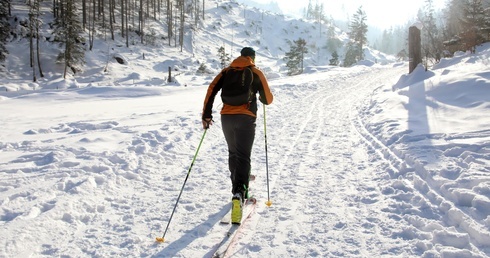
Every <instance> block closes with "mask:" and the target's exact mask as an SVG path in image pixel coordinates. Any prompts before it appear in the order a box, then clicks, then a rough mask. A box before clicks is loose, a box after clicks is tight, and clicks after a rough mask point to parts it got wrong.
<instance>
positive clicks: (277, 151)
mask: <svg viewBox="0 0 490 258" xmlns="http://www.w3.org/2000/svg"><path fill="white" fill-rule="evenodd" d="M206 2H207V1H206ZM216 6H217V5H216V4H215V3H212V4H211V3H210V4H209V6H208V8H209V9H208V10H207V15H208V16H207V17H206V23H205V25H206V26H209V28H211V27H212V26H214V25H216V24H218V23H219V24H221V27H220V29H219V30H211V29H210V30H209V31H210V32H212V33H199V34H197V35H194V37H196V38H195V39H194V42H199V44H197V43H194V45H193V48H194V49H199V50H196V52H195V56H192V54H189V53H187V52H180V51H179V50H177V48H171V47H168V46H165V47H163V46H162V47H161V48H155V47H151V46H131V47H130V48H129V49H128V48H125V47H118V46H113V50H112V47H110V46H109V47H108V46H107V45H104V44H105V43H104V42H98V43H97V44H98V45H97V47H96V48H95V50H94V52H89V53H88V64H87V67H90V68H89V69H87V70H85V71H84V72H83V73H82V74H79V75H76V76H75V77H71V76H69V77H68V78H67V79H63V78H62V76H61V73H60V72H59V71H62V69H60V67H59V66H53V67H49V65H47V64H48V63H49V62H47V61H46V62H45V64H46V68H45V72H46V74H47V75H46V78H40V79H39V81H38V82H36V83H32V74H31V73H30V70H29V69H26V67H28V65H27V66H26V61H25V60H23V59H21V58H19V57H20V56H21V54H20V53H21V51H22V50H20V49H17V48H16V47H14V46H13V45H12V46H9V50H10V51H11V57H10V59H9V60H7V69H6V70H7V71H3V72H2V76H1V78H0V87H1V89H2V93H0V110H2V112H0V121H2V122H1V123H0V132H1V134H0V208H1V209H0V230H1V232H2V234H0V256H1V257H54V256H63V257H211V256H212V250H213V249H214V248H216V247H217V244H218V243H219V242H220V241H221V240H222V239H223V238H224V236H225V233H226V231H227V227H228V226H224V225H220V224H219V220H220V219H221V217H222V216H223V215H224V214H225V213H226V211H227V210H226V209H227V207H228V206H227V204H228V202H229V200H230V198H231V192H230V188H231V186H230V182H229V172H228V171H227V167H228V166H227V150H226V146H225V142H224V138H223V135H222V132H221V124H220V120H219V115H218V114H217V112H218V110H219V109H220V105H221V104H220V103H219V100H217V101H216V102H217V103H215V112H216V113H215V114H216V115H215V123H214V125H213V126H212V127H211V128H210V129H209V130H208V131H206V134H205V135H204V130H203V129H202V126H201V121H200V116H201V110H202V101H203V100H204V96H205V94H206V90H207V85H208V84H209V83H210V82H211V80H212V79H213V77H214V75H215V74H216V73H217V72H218V71H219V66H218V64H217V61H216V60H214V59H213V57H211V56H216V53H217V47H216V46H219V45H221V44H222V41H225V40H230V37H229V33H230V32H231V28H230V27H229V26H228V25H229V24H233V21H229V20H228V19H225V18H223V17H225V16H221V14H222V13H223V12H229V10H228V9H226V8H221V7H219V8H218V7H216ZM248 11H249V12H250V13H249V15H250V16H253V15H254V14H255V12H254V10H248ZM256 12H257V13H260V12H259V11H257V10H256ZM264 19H267V25H265V24H264V25H263V27H264V32H263V33H264V34H267V33H268V30H273V31H274V33H277V34H272V33H271V34H268V36H267V37H264V38H263V41H264V42H262V43H261V44H266V45H267V46H269V47H265V45H253V44H252V41H251V40H250V39H249V38H248V37H247V36H246V34H247V33H240V35H235V36H234V39H233V41H234V43H233V44H234V47H233V50H234V53H233V54H232V56H233V57H234V56H235V55H236V54H237V53H238V50H239V49H240V47H239V46H242V45H253V46H254V47H255V48H256V49H257V63H258V65H259V66H260V67H263V68H262V70H264V71H265V73H266V76H267V77H268V78H269V81H270V86H271V89H272V91H273V94H274V97H275V98H274V102H273V103H272V104H271V105H270V106H267V107H266V108H265V109H263V107H262V106H260V107H259V114H258V118H257V130H256V140H255V145H254V148H253V156H252V168H253V173H254V174H255V175H256V177H257V178H256V180H255V181H254V182H252V183H251V187H252V191H253V193H254V195H255V197H256V198H257V199H258V200H259V203H258V207H257V209H256V211H255V213H254V215H253V216H252V217H251V218H250V219H249V220H248V221H247V222H246V223H245V224H244V225H243V230H242V231H241V232H240V234H239V238H240V240H239V241H238V242H237V244H236V245H235V246H233V248H232V255H233V257H488V256H490V216H489V215H490V180H489V171H490V161H489V160H490V129H489V128H490V127H489V126H490V118H489V117H488V112H489V109H490V104H489V103H490V99H489V96H490V93H489V92H490V91H489V90H490V88H489V87H490V83H489V80H490V73H489V72H488V71H489V61H488V60H489V57H490V45H488V44H486V45H483V46H480V47H478V49H477V51H476V54H470V53H457V54H456V55H455V57H453V58H447V59H442V60H441V62H440V63H439V64H437V65H436V66H434V67H433V68H432V69H430V70H428V71H425V68H424V67H421V66H420V67H418V68H417V69H416V70H415V71H414V72H412V73H411V74H407V72H408V63H406V62H394V61H393V60H394V59H389V58H386V57H385V56H383V55H382V54H381V53H380V55H376V52H375V51H371V52H370V55H368V56H370V57H371V55H373V56H376V57H375V58H376V59H374V58H372V59H370V60H367V61H363V62H360V63H359V64H358V65H356V66H353V67H351V68H341V67H332V66H328V65H326V64H325V63H321V62H320V63H317V61H314V60H313V61H312V60H309V63H308V66H307V68H306V69H305V73H304V74H302V75H299V76H294V77H288V76H285V70H284V62H283V61H282V60H281V58H280V53H281V50H280V49H281V48H282V49H283V50H284V49H285V47H284V44H285V41H284V40H282V39H281V37H280V36H279V35H280V32H281V31H285V29H286V28H291V27H294V26H291V23H295V24H296V25H295V26H298V27H300V29H299V30H301V29H304V28H308V29H311V26H312V25H311V24H309V25H308V23H305V22H301V21H297V20H287V19H288V18H287V17H283V16H275V15H270V14H269V15H266V17H265V18H264ZM285 19H286V20H287V21H286V20H285ZM235 20H238V22H239V24H242V23H243V24H245V23H246V22H247V21H244V20H243V15H241V14H240V13H239V12H237V14H236V17H235ZM234 26H235V28H234V30H235V32H237V31H240V28H241V29H243V30H245V29H244V28H245V27H246V26H245V25H244V27H238V26H239V25H234ZM240 26H241V25H240ZM301 26H304V27H301ZM220 30H221V31H220ZM227 33H228V34H227ZM211 34H213V35H211ZM292 34H294V35H289V36H291V38H290V39H296V37H297V35H299V34H300V33H299V32H297V34H295V33H292ZM227 35H228V36H227ZM265 38H267V39H265ZM17 44H19V45H22V44H23V45H26V42H24V41H18V42H17ZM188 44H189V45H192V44H193V43H190V42H188ZM215 48H216V49H215ZM108 49H109V50H110V51H108ZM23 51H25V50H23ZM111 51H112V53H113V54H117V55H118V56H120V57H122V58H123V59H124V60H125V64H123V65H120V64H117V63H116V61H115V60H112V59H109V58H108V56H110V55H109V54H108V53H109V52H111ZM143 53H144V58H143ZM46 56H47V57H45V58H48V57H49V56H50V55H49V54H47V55H46ZM51 56H54V54H52V55H51ZM329 58H330V56H327V57H325V60H328V59H329ZM385 58H386V59H385ZM108 59H109V61H108ZM213 60H214V62H213ZM380 60H381V61H380ZM201 62H204V63H205V64H207V65H208V70H209V74H202V75H199V74H196V73H195V71H196V70H197V68H198V67H199V63H201ZM107 64H108V72H104V71H103V70H104V67H105V66H106V65H107ZM168 66H171V67H172V70H173V71H175V72H176V73H177V75H176V77H175V79H176V82H174V83H167V82H166V77H165V76H166V73H167V67H168ZM94 67H95V68H94ZM264 110H265V112H266V114H264ZM264 126H266V127H265V128H264ZM265 129H266V132H267V135H265V134H264V132H265ZM203 136H204V138H203ZM265 136H267V153H266V148H265V147H266V146H265V139H266V138H265ZM201 140H202V145H201V148H200V149H199V152H198V153H196V151H197V147H198V146H199V143H200V142H201ZM195 154H197V157H196V160H195V162H194V164H193V166H191V162H192V161H193V158H194V155H195ZM266 156H267V160H266ZM266 163H267V164H268V166H267V167H266ZM187 175H188V180H187V181H185V179H186V176H187ZM184 182H185V185H184ZM183 186H184V191H183V193H182V196H181V198H180V200H179V203H178V205H177V208H176V212H175V214H174V216H173V218H172V221H171V223H170V225H169V228H168V231H167V233H166V235H165V242H164V243H157V242H156V241H155V238H156V237H161V236H162V234H163V232H164V230H165V228H166V226H167V225H168V221H169V219H170V216H171V212H172V210H173V208H174V206H175V204H176V201H177V197H178V195H179V193H180V190H181V189H182V187H183ZM268 196H269V198H270V201H272V205H271V206H270V207H267V206H266V205H265V202H266V201H267V200H268Z"/></svg>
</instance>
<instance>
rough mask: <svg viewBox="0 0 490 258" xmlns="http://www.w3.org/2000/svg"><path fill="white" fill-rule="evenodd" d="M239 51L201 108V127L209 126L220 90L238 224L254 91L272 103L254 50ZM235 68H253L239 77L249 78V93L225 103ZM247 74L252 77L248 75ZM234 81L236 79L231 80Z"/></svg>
mask: <svg viewBox="0 0 490 258" xmlns="http://www.w3.org/2000/svg"><path fill="white" fill-rule="evenodd" d="M240 54H241V55H240V56H239V57H237V58H236V59H234V60H233V61H232V63H231V64H230V66H228V67H226V68H224V69H223V70H222V71H221V72H220V73H219V74H218V75H217V76H216V77H215V78H214V80H213V81H212V82H211V84H210V85H209V87H208V89H207V93H206V97H205V99H204V107H203V112H202V124H203V128H204V129H208V128H209V127H210V125H212V124H213V116H212V108H213V103H214V99H215V97H216V94H217V93H218V92H219V91H220V90H221V91H222V92H221V97H222V100H223V107H222V109H221V112H220V114H221V124H222V129H223V134H224V136H225V140H226V143H227V145H228V168H229V171H230V178H231V183H232V194H233V196H232V211H231V222H232V223H233V224H240V222H241V219H242V205H243V203H244V202H245V200H246V199H247V198H248V197H249V196H248V186H249V180H250V169H251V166H250V155H251V153H252V146H253V142H254V138H255V127H256V124H255V120H256V117H257V93H259V96H260V97H259V100H260V102H262V103H263V104H264V105H269V104H271V103H272V99H273V95H272V93H271V90H270V88H269V84H268V82H267V79H266V77H265V75H264V74H263V73H262V71H260V70H259V69H258V68H257V67H256V66H255V50H254V49H253V48H251V47H244V48H243V49H242V50H241V51H240ZM236 69H241V70H246V69H249V70H247V71H250V70H251V71H252V73H251V75H247V73H246V72H243V73H244V74H245V75H242V77H241V78H242V80H241V81H242V82H243V81H247V80H248V81H250V85H247V87H249V88H250V93H251V94H248V95H249V96H248V99H247V101H246V102H247V103H245V104H239V105H237V104H236V103H233V104H227V103H228V102H227V101H225V99H226V98H225V97H224V96H223V95H224V94H225V89H226V87H230V85H226V84H229V81H230V79H229V78H230V77H232V76H233V75H232V70H233V71H234V70H236ZM248 74H250V72H248ZM248 76H251V77H250V78H249V77H248ZM227 77H228V79H227ZM234 84H238V83H237V82H234ZM232 86H233V85H232ZM242 86H243V85H242ZM223 87H225V88H223Z"/></svg>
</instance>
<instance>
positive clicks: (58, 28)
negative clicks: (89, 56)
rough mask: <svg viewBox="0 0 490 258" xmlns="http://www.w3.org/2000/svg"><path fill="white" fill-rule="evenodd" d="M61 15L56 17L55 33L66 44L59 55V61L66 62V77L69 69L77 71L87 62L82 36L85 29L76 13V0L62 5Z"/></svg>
mask: <svg viewBox="0 0 490 258" xmlns="http://www.w3.org/2000/svg"><path fill="white" fill-rule="evenodd" d="M60 9H61V15H60V16H59V17H57V18H56V21H55V30H54V34H55V35H56V39H57V40H58V41H60V42H61V45H63V44H64V47H65V49H64V51H63V52H61V53H60V54H59V55H58V60H59V61H64V62H65V71H64V73H63V78H66V73H67V69H68V68H70V69H71V70H72V72H73V73H76V72H77V71H78V70H79V69H80V66H81V65H83V64H84V63H85V49H84V47H83V45H82V43H83V42H84V38H83V37H82V36H81V34H82V32H83V29H82V26H81V23H80V21H79V19H78V17H77V15H76V11H77V10H76V6H75V0H67V1H66V2H65V3H64V4H62V5H60Z"/></svg>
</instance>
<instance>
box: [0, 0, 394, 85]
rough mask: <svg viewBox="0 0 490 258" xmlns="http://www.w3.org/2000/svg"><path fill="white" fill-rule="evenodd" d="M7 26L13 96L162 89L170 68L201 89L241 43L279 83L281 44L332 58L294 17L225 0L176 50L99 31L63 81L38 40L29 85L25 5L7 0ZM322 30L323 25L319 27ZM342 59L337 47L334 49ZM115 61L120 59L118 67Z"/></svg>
mask: <svg viewBox="0 0 490 258" xmlns="http://www.w3.org/2000/svg"><path fill="white" fill-rule="evenodd" d="M50 4H51V3H48V2H44V3H43V9H42V10H43V11H44V16H43V18H44V22H43V24H44V25H43V29H42V30H41V34H42V35H43V39H45V38H49V39H50V40H52V36H51V33H52V29H51V28H50V26H49V24H50V23H51V22H52V19H53V18H52V14H51V11H50V9H49V7H50ZM12 16H13V17H15V18H16V19H15V21H12V26H14V27H15V28H16V30H15V33H16V34H17V35H18V37H16V38H13V40H12V42H11V43H10V44H9V45H8V51H9V53H10V55H9V56H8V58H7V61H6V69H5V70H6V71H0V74H1V75H2V76H1V77H0V90H2V91H3V90H8V91H15V90H18V89H39V88H48V89H56V88H69V87H85V86H86V85H115V86H119V85H126V86H127V85H148V86H166V85H167V78H168V68H169V67H170V68H171V69H172V71H173V75H172V76H175V77H174V82H173V83H171V84H170V85H183V84H182V83H181V82H180V81H181V80H182V79H181V78H182V77H183V76H195V77H194V79H195V80H194V81H193V83H192V84H194V85H203V84H206V81H207V80H209V78H208V76H214V74H216V73H217V72H218V71H219V70H220V69H221V66H220V61H219V58H218V57H219V55H218V49H219V48H220V47H224V48H225V50H226V53H227V54H228V55H229V56H230V58H232V59H233V58H234V57H236V55H237V54H238V53H239V51H240V49H241V48H242V47H244V46H252V47H254V48H255V49H256V52H257V64H258V66H259V67H261V69H262V70H263V71H264V72H265V73H266V75H267V76H268V78H278V77H282V76H284V74H285V69H286V67H285V65H284V64H285V63H284V61H283V57H284V55H285V53H286V52H287V51H289V45H288V42H292V41H293V40H297V39H298V38H300V37H301V38H303V39H305V40H306V41H307V43H308V44H309V46H310V50H309V51H310V53H309V55H308V56H307V57H306V60H305V65H306V66H310V65H314V66H318V65H326V64H328V63H329V59H331V58H332V56H331V53H329V52H328V51H327V50H326V49H325V48H324V47H325V44H326V33H325V31H326V29H325V28H323V29H322V30H321V31H322V32H323V33H322V34H320V27H319V25H318V24H315V23H311V22H307V21H303V20H298V19H293V18H290V17H287V16H283V15H276V14H274V13H270V12H266V11H262V10H259V9H257V8H250V7H248V6H244V5H241V4H238V3H236V2H228V1H206V14H205V20H204V21H201V22H200V24H199V26H198V27H197V29H189V30H188V32H187V33H186V34H185V42H184V47H183V51H182V52H181V51H180V47H179V46H177V47H175V46H174V43H175V42H173V41H172V42H171V45H172V46H168V44H169V42H168V40H166V39H162V40H159V41H156V42H155V44H153V45H141V44H139V38H138V37H137V35H135V34H132V35H131V38H130V42H131V44H130V47H129V48H126V46H125V39H123V38H121V37H120V34H119V33H117V34H116V37H117V39H116V41H115V42H114V41H111V40H104V39H105V38H106V37H108V31H103V30H101V31H98V36H99V38H98V39H96V41H95V43H94V49H93V50H92V51H89V50H87V52H86V56H85V57H86V62H87V63H86V65H85V66H84V70H83V72H82V73H78V74H76V75H75V76H68V80H66V81H63V80H62V79H61V78H62V74H63V65H62V64H59V63H57V62H56V61H55V59H56V57H57V55H58V54H59V53H60V52H61V51H60V46H59V45H58V44H55V43H52V42H47V41H41V64H42V67H43V72H44V74H45V77H44V78H41V77H39V74H37V78H38V81H37V82H36V83H33V82H32V78H33V75H32V73H33V72H32V68H31V67H30V66H29V51H28V49H29V42H28V40H26V38H21V35H24V36H25V35H27V30H26V28H25V27H23V26H21V25H20V24H21V21H23V20H25V19H27V16H28V15H27V9H26V7H25V4H24V1H13V12H12ZM148 24H149V25H148V27H149V28H148V30H149V31H153V32H154V33H155V34H156V36H157V38H165V35H166V32H165V29H166V27H164V26H162V24H161V23H160V22H157V21H153V20H151V19H149V20H148ZM323 26H325V25H323ZM337 33H338V37H339V39H340V40H345V39H346V35H345V33H344V32H341V31H340V30H337ZM338 52H339V54H340V55H342V52H343V50H342V49H339V51H338ZM115 57H119V58H121V59H123V60H124V61H125V63H124V64H119V63H118V62H117V61H116V60H115ZM366 57H367V59H369V60H372V61H373V62H385V61H392V60H393V57H391V56H384V55H383V54H381V53H376V51H371V50H369V49H366ZM201 64H204V65H205V66H206V67H207V72H208V73H209V74H205V75H200V74H198V72H197V71H198V69H199V67H200V66H201Z"/></svg>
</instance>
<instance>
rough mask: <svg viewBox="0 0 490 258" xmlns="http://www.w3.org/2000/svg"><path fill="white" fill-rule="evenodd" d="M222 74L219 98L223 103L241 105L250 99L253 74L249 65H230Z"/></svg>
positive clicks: (251, 96)
mask: <svg viewBox="0 0 490 258" xmlns="http://www.w3.org/2000/svg"><path fill="white" fill-rule="evenodd" d="M223 76H224V81H223V86H222V87H221V100H222V101H223V103H224V104H227V105H231V106H241V105H244V104H248V103H249V102H250V101H252V98H253V95H254V93H253V90H252V82H253V80H254V74H253V72H252V69H250V67H230V68H229V69H228V70H227V71H226V73H225V74H224V75H223Z"/></svg>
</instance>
